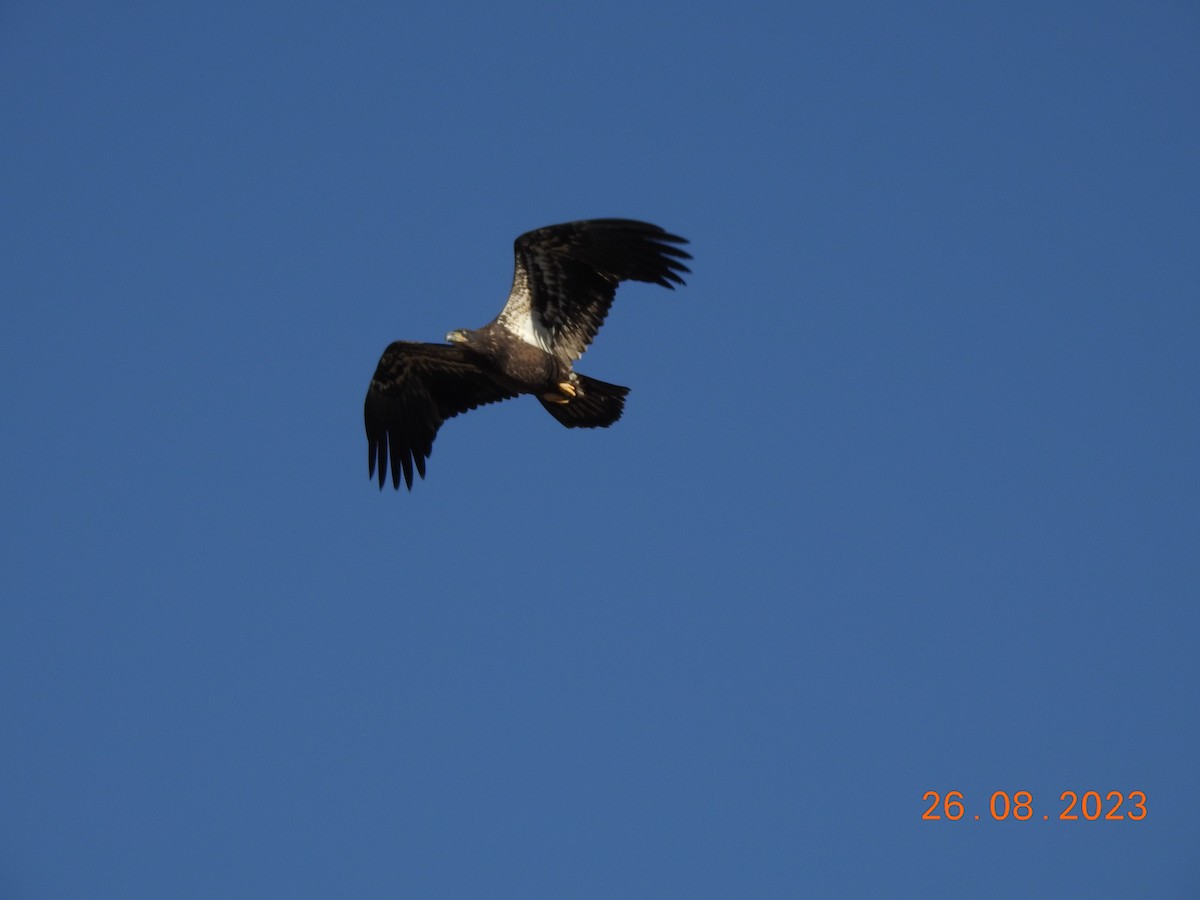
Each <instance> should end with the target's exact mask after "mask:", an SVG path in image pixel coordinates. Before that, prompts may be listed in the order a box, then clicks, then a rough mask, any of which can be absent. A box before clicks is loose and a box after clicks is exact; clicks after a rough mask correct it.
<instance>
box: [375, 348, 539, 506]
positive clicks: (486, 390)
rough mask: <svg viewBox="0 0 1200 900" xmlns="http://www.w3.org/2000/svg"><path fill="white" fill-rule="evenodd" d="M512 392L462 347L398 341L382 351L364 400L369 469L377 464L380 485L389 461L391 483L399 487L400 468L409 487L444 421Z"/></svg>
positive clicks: (505, 396)
mask: <svg viewBox="0 0 1200 900" xmlns="http://www.w3.org/2000/svg"><path fill="white" fill-rule="evenodd" d="M515 396H516V394H514V393H513V392H511V391H507V390H505V389H504V388H502V387H500V386H498V385H497V384H496V383H495V382H494V381H493V380H492V379H491V377H490V376H489V374H488V372H487V371H486V370H485V369H483V368H482V367H481V366H480V365H479V363H478V362H476V361H475V359H473V358H471V357H470V356H468V355H467V354H466V353H465V352H464V351H463V348H461V347H457V346H454V345H450V344H420V343H413V342H410V341H396V342H395V343H394V344H391V345H389V346H388V348H387V349H386V350H384V351H383V356H382V357H381V358H380V360H379V365H378V366H377V367H376V369H375V375H374V376H373V377H372V378H371V386H370V387H369V388H368V389H367V399H366V403H365V404H364V405H363V420H364V422H365V424H366V428H367V465H368V471H369V473H370V474H371V475H375V471H376V469H378V470H379V486H380V487H381V488H382V487H383V483H384V481H385V479H386V476H387V469H388V463H389V461H390V463H391V466H392V486H393V487H395V488H396V489H397V490H399V488H400V473H401V472H403V473H404V483H405V484H406V485H407V486H408V489H409V490H412V483H413V466H414V465H415V466H416V470H417V473H418V474H419V475H420V476H421V477H422V478H424V477H425V460H426V459H428V458H429V454H430V453H431V452H432V450H433V439H434V438H435V437H436V436H437V431H438V428H440V427H441V424H442V423H443V422H445V421H446V420H447V419H450V418H453V417H454V416H457V415H458V414H459V413H464V412H466V411H467V410H469V409H474V408H475V407H477V406H483V405H484V404H485V403H495V402H497V401H498V400H507V399H508V398H510V397H515Z"/></svg>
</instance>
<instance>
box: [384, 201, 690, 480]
mask: <svg viewBox="0 0 1200 900" xmlns="http://www.w3.org/2000/svg"><path fill="white" fill-rule="evenodd" d="M686 243H687V241H686V240H685V239H684V238H681V237H677V236H675V235H673V234H668V233H667V232H666V231H664V230H663V229H661V228H659V227H658V226H657V225H650V224H648V223H646V222H637V221H634V220H632V219H588V220H585V221H580V222H567V223H565V224H563V225H550V226H548V227H546V228H539V229H537V230H536V231H530V232H528V233H526V234H523V235H521V236H520V237H519V238H517V240H516V243H515V246H514V250H515V255H516V270H515V272H514V273H513V283H512V289H511V291H510V292H509V295H508V301H507V302H506V303H505V304H504V308H503V309H502V310H500V315H498V316H496V318H495V319H494V320H492V321H491V322H490V323H488V324H487V325H485V326H483V327H482V328H479V329H475V330H471V329H465V328H464V329H459V330H456V331H451V332H450V333H449V334H447V335H446V340H447V341H448V343H445V344H422V343H415V342H411V341H396V342H395V343H393V344H390V345H389V346H388V348H387V349H386V350H384V351H383V356H382V357H381V358H380V360H379V365H378V366H377V367H376V369H375V374H374V376H373V377H372V378H371V386H370V387H369V388H368V389H367V399H366V403H365V406H364V410H363V416H364V420H365V424H366V429H367V461H368V471H369V473H370V475H371V476H375V474H376V473H377V472H378V477H379V486H380V488H382V487H383V485H384V481H385V480H386V477H387V470H388V466H389V465H390V466H391V469H392V485H393V487H395V488H396V489H397V490H399V488H400V477H401V474H403V476H404V483H405V485H407V487H408V489H409V490H412V483H413V470H414V469H415V470H416V471H417V473H418V474H419V475H420V476H421V477H422V478H424V477H425V461H426V460H427V459H428V458H429V454H430V453H431V452H432V449H433V439H434V437H436V436H437V432H438V428H440V427H441V424H442V423H443V422H445V421H446V420H447V419H450V418H453V417H454V416H457V415H458V414H459V413H464V412H467V411H468V410H471V409H474V408H475V407H477V406H483V405H484V404H487V403H496V402H498V401H500V400H508V399H509V398H511V397H516V396H517V395H519V394H533V395H534V396H535V397H537V399H538V401H539V402H540V403H541V404H542V406H544V407H545V408H546V411H547V412H549V413H550V415H552V416H554V418H556V419H558V421H559V422H561V423H562V424H563V425H565V426H566V427H567V428H607V427H608V426H609V425H611V424H612V423H613V422H615V421H617V419H619V418H621V412H622V410H623V408H624V406H625V395H626V394H628V393H629V388H627V387H621V386H620V385H616V384H608V383H607V382H603V381H600V380H598V379H595V378H589V377H588V376H586V375H580V374H579V373H578V372H576V371H575V370H574V368H573V366H572V364H573V363H574V362H575V361H576V360H577V359H579V358H580V357H581V356H582V355H583V353H584V351H585V350H586V349H587V347H588V345H589V344H590V343H591V342H592V339H593V338H594V337H595V336H596V332H597V331H599V330H600V326H601V324H603V322H604V317H605V316H606V315H608V310H609V307H610V306H611V305H612V301H613V297H614V295H615V294H616V292H617V285H618V284H620V283H621V282H622V281H645V282H650V283H653V284H660V285H662V286H663V287H666V288H671V289H672V290H674V288H675V285H676V284H683V283H684V282H683V278H682V277H681V274H680V273H684V272H688V271H689V270H688V268H687V267H686V266H685V265H684V264H683V263H682V262H681V260H686V259H691V256H690V255H689V254H688V253H686V252H685V251H683V250H681V249H680V248H679V247H677V246H674V245H676V244H686Z"/></svg>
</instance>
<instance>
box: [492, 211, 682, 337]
mask: <svg viewBox="0 0 1200 900" xmlns="http://www.w3.org/2000/svg"><path fill="white" fill-rule="evenodd" d="M686 243H687V241H686V240H685V239H684V238H681V237H677V236H675V235H673V234H668V233H667V232H666V231H664V230H663V229H661V228H659V227H658V226H657V225H651V224H649V223H647V222H637V221H634V220H633V219H586V220H584V221H580V222H567V223H566V224H563V225H550V226H548V227H546V228H539V229H537V230H536V231H530V232H528V233H526V234H523V235H521V236H520V237H519V238H517V240H516V244H515V246H514V251H515V256H516V268H515V271H514V273H513V284H512V290H511V291H510V293H509V295H508V302H507V303H505V304H504V309H503V310H501V311H500V315H499V316H497V318H496V321H497V322H498V323H499V324H500V325H502V326H503V327H504V328H505V329H507V330H508V331H509V332H511V333H512V334H514V335H516V336H518V337H520V338H521V339H522V340H524V341H526V342H528V343H531V344H536V345H537V346H540V347H541V348H542V349H544V350H547V351H550V352H552V353H554V354H555V355H557V356H559V357H562V358H564V359H568V360H576V359H579V357H580V356H582V355H583V351H584V350H586V349H587V347H588V344H590V343H591V342H592V338H594V337H595V336H596V332H597V331H599V330H600V326H601V325H602V324H603V322H604V317H605V316H606V315H608V309H609V307H610V306H611V305H612V301H613V296H614V295H615V294H616V292H617V285H618V284H620V283H621V282H622V281H646V282H650V283H653V284H661V285H662V286H663V287H667V288H672V289H674V287H675V285H676V284H683V278H682V277H681V275H680V273H682V272H687V271H688V268H687V266H685V265H684V264H683V263H682V262H680V260H684V259H691V258H692V257H691V256H690V255H689V254H688V253H687V252H685V251H683V250H681V249H680V248H678V247H674V246H672V244H686Z"/></svg>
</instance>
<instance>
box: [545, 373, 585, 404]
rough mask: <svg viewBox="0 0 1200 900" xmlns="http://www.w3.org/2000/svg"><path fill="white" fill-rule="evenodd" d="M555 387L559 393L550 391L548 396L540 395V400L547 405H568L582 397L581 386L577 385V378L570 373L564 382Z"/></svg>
mask: <svg viewBox="0 0 1200 900" xmlns="http://www.w3.org/2000/svg"><path fill="white" fill-rule="evenodd" d="M555 387H557V388H558V390H559V393H557V394H556V393H554V392H553V391H551V392H550V393H548V394H542V399H543V400H545V401H546V402H547V403H570V402H571V401H572V400H574V399H575V398H576V397H582V396H583V385H581V384H580V383H579V376H578V375H576V374H575V373H574V372H572V373H571V374H570V375H568V376H567V380H566V381H560V382H559V383H558V384H557V385H555Z"/></svg>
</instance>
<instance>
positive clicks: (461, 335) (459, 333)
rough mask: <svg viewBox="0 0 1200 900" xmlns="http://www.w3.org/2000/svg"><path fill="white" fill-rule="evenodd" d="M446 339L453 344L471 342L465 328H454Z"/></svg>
mask: <svg viewBox="0 0 1200 900" xmlns="http://www.w3.org/2000/svg"><path fill="white" fill-rule="evenodd" d="M446 340H447V341H448V342H449V343H451V344H466V343H469V342H470V338H468V337H467V330H466V329H465V328H456V329H454V330H453V331H451V332H450V333H448V334H447V335H446Z"/></svg>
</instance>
